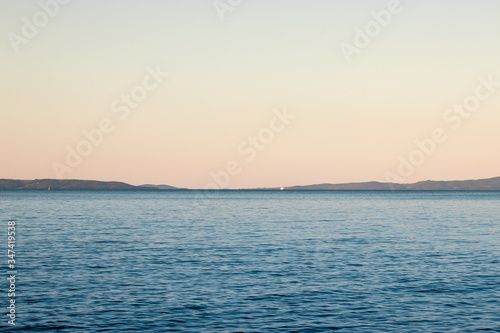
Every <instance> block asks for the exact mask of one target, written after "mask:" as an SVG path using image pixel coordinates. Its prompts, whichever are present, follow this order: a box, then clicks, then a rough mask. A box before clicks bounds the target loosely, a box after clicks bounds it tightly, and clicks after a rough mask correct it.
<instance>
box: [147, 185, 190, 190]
mask: <svg viewBox="0 0 500 333" xmlns="http://www.w3.org/2000/svg"><path fill="white" fill-rule="evenodd" d="M140 187H150V188H155V189H158V190H185V189H184V188H182V189H181V188H178V187H173V186H170V185H152V184H146V185H140Z"/></svg>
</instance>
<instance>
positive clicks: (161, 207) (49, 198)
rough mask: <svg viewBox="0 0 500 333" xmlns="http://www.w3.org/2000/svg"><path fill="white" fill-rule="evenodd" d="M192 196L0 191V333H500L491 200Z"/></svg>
mask: <svg viewBox="0 0 500 333" xmlns="http://www.w3.org/2000/svg"><path fill="white" fill-rule="evenodd" d="M195 194H196V193H195V192H190V191H179V192H147V191H144V192H142V191H141V192H125V191H116V192H98V191H68V192H58V191H51V192H47V191H40V192H38V191H29V192H26V191H22V192H21V191H4V192H0V216H1V219H2V228H3V231H2V234H4V237H2V239H3V241H0V246H1V247H2V250H1V251H2V252H3V253H5V255H4V258H3V259H2V262H1V264H2V267H3V268H4V269H5V270H4V271H5V273H4V274H3V276H4V277H3V278H2V280H3V281H4V282H2V296H1V297H0V302H2V304H0V306H1V307H2V308H3V310H2V317H1V318H2V319H1V322H0V331H2V332H5V331H13V330H24V331H29V332H37V331H46V332H51V331H60V332H129V331H136V332H500V192H361V191H360V192H315V191H312V192H287V191H283V192H258V191H248V192H243V191H223V192H220V193H218V194H215V195H213V197H212V198H210V199H207V200H203V201H201V202H199V200H197V199H196V198H195ZM196 202H198V204H194V203H196ZM9 219H15V220H16V221H17V230H16V233H17V248H16V250H17V252H16V255H17V257H16V261H17V270H18V276H17V280H16V288H17V298H16V305H17V307H16V323H17V325H16V327H15V329H13V327H12V326H10V325H7V320H8V317H7V315H6V314H7V309H6V307H7V306H8V298H7V295H6V288H8V282H7V281H6V279H5V277H6V276H7V275H6V271H7V259H8V258H7V256H6V254H7V236H6V235H7V221H8V220H9Z"/></svg>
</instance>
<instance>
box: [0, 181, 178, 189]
mask: <svg viewBox="0 0 500 333" xmlns="http://www.w3.org/2000/svg"><path fill="white" fill-rule="evenodd" d="M49 188H50V190H141V191H145V190H176V189H178V188H176V187H173V186H168V185H158V186H156V185H141V186H134V185H130V184H127V183H123V182H101V181H97V180H78V179H35V180H17V179H0V190H48V189H49Z"/></svg>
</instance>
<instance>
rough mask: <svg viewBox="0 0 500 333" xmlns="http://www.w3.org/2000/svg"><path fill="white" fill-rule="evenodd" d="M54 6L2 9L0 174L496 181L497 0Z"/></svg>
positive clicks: (137, 179) (235, 184)
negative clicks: (224, 6)
mask: <svg viewBox="0 0 500 333" xmlns="http://www.w3.org/2000/svg"><path fill="white" fill-rule="evenodd" d="M44 3H53V4H56V5H53V6H52V7H50V8H49V7H47V8H48V9H47V8H45V9H44V8H42V7H41V5H40V4H39V2H38V1H22V2H14V1H3V2H1V3H0V13H1V14H0V15H1V16H2V18H1V20H0V22H1V23H0V35H1V36H4V38H2V39H1V42H0V67H1V70H2V75H1V76H0V91H1V92H0V94H1V99H0V103H1V112H2V121H1V123H0V139H1V142H2V145H1V146H0V154H1V156H2V164H1V169H0V171H1V172H0V178H15V179H35V178H58V177H60V178H64V179H95V180H116V181H124V182H127V183H131V184H134V185H140V184H148V183H149V184H168V185H172V186H177V187H188V188H203V187H206V186H207V184H209V183H211V182H215V183H217V180H216V179H218V180H219V183H220V184H218V185H220V186H218V187H229V188H249V187H252V188H253V187H276V186H278V187H279V186H291V185H299V184H314V183H327V182H329V183H341V182H358V181H370V180H376V181H386V180H388V179H387V177H388V175H389V174H390V175H392V176H397V179H395V180H399V181H402V182H403V181H404V182H414V181H419V180H426V179H436V180H452V179H457V180H460V179H478V178H488V177H496V176H500V171H499V170H500V134H499V133H500V132H499V131H498V128H499V125H500V66H499V62H498V59H500V44H499V43H498V37H499V35H500V20H498V13H499V12H500V3H499V2H498V1H493V0H479V1H464V0H462V1H444V0H441V1H434V2H430V1H427V2H415V1H398V3H399V5H397V7H394V6H396V5H395V4H394V2H391V1H374V0H373V1H368V0H365V1H357V2H356V4H352V1H351V2H350V1H326V0H321V1H320V0H318V1H283V2H280V4H278V3H277V2H276V3H273V4H270V3H268V2H266V1H263V0H258V1H243V2H241V4H239V5H235V6H234V7H231V10H227V11H222V12H221V9H220V8H216V7H214V6H213V2H212V1H188V2H182V1H168V2H162V1H153V0H147V1H131V0H129V1H120V2H116V1H97V0H92V1H73V2H70V3H68V4H63V2H62V1H61V2H57V1H56V0H54V1H52V2H51V1H45V2H44ZM391 3H392V4H391ZM391 10H392V11H393V12H392V13H391ZM40 13H42V14H40ZM44 13H45V15H46V17H47V20H46V22H44V21H43V20H44V16H43V15H44ZM374 13H375V14H374ZM384 13H389V15H390V16H384V15H385V14H384ZM429 13H432V15H431V14H429ZM49 14H51V15H49ZM37 15H38V16H37ZM37 20H38V21H37ZM384 20H385V21H384ZM26 22H28V23H26ZM37 22H38V23H37ZM30 25H32V26H31V27H30ZM370 25H371V27H372V28H373V29H375V30H371V31H370V30H368V34H366V29H370ZM377 25H378V28H377ZM367 27H368V28H367ZM30 28H31V30H30ZM359 31H361V34H363V35H364V36H360V35H359ZM370 34H371V36H370ZM363 39H365V40H363ZM361 42H366V43H365V44H366V45H362V43H361ZM346 45H348V46H346ZM346 47H347V48H346ZM354 49H355V50H356V51H353V50H354ZM436 130H438V132H439V131H440V135H439V138H437V136H435V138H433V133H434V132H435V131H436ZM429 140H432V143H430V141H429ZM69 155H71V156H70V157H68V156H69ZM76 155H78V156H76ZM403 160H404V161H403ZM402 161H403V162H402ZM402 164H406V165H405V166H402ZM228 165H229V166H228ZM228 168H229V169H228ZM221 172H223V173H227V174H228V175H229V178H228V179H227V181H226V179H225V178H224V177H225V176H224V177H222V176H221ZM217 175H219V176H220V177H219V178H217ZM221 177H222V178H221ZM214 178H215V179H214Z"/></svg>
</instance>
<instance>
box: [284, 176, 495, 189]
mask: <svg viewBox="0 0 500 333" xmlns="http://www.w3.org/2000/svg"><path fill="white" fill-rule="evenodd" d="M284 190H295V191H296V190H323V191H341V190H352V191H354V190H363V191H383V190H399V191H500V177H496V178H489V179H479V180H455V181H432V180H426V181H422V182H417V183H413V184H396V183H379V182H365V183H346V184H316V185H305V186H291V187H286V188H284Z"/></svg>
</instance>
